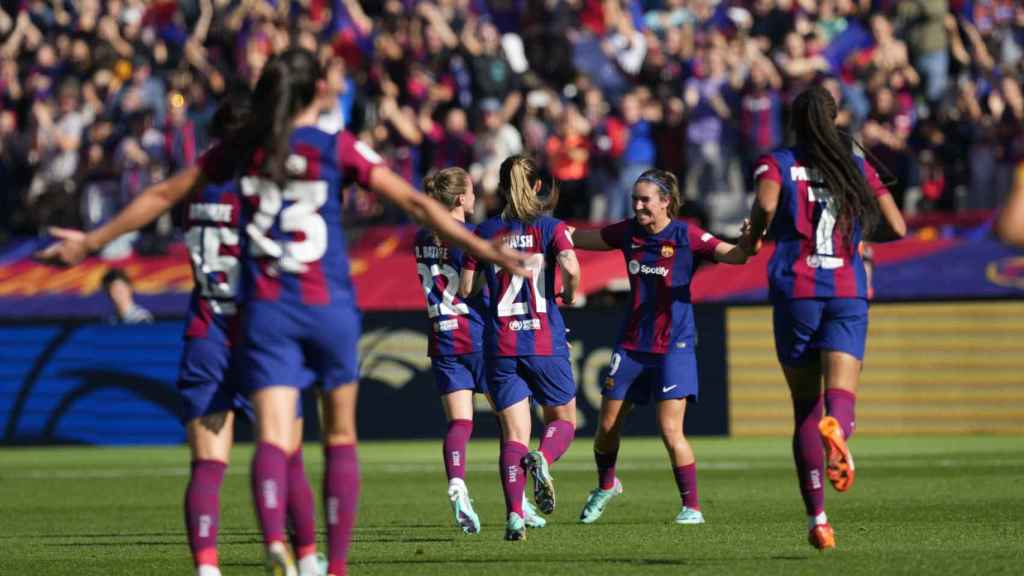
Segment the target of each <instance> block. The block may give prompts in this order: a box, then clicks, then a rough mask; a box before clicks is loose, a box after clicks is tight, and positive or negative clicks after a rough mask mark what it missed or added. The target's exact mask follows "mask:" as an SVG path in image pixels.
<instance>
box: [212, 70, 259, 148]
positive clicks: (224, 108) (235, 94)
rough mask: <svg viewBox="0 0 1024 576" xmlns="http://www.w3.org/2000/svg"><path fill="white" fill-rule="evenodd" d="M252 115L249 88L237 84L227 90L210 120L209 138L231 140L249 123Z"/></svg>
mask: <svg viewBox="0 0 1024 576" xmlns="http://www.w3.org/2000/svg"><path fill="white" fill-rule="evenodd" d="M251 114H252V93H251V92H250V91H249V88H247V87H246V86H244V85H242V84H237V85H235V86H232V87H231V88H229V89H228V92H227V94H225V95H224V98H223V99H222V100H221V102H220V105H219V106H217V111H216V112H214V113H213V118H212V119H211V120H210V137H212V138H213V139H214V140H222V141H224V140H231V139H232V138H234V137H235V135H236V134H238V131H239V130H241V129H242V126H245V124H246V122H248V121H249V116H250V115H251Z"/></svg>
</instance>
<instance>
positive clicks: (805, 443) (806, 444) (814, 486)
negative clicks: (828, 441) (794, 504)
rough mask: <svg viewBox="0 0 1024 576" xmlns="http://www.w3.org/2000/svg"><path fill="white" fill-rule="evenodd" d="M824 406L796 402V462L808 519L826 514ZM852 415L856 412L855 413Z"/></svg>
mask: <svg viewBox="0 0 1024 576" xmlns="http://www.w3.org/2000/svg"><path fill="white" fill-rule="evenodd" d="M823 404H824V402H823V401H822V397H821V396H818V397H817V398H814V399H798V398H793V418H794V427H795V428H794V431H793V460H794V461H795V462H796V473H797V476H798V478H799V482H800V495H801V496H803V499H804V507H805V508H806V509H807V515H808V516H817V515H818V514H820V513H821V512H823V511H824V510H825V492H824V489H823V488H822V486H823V484H822V480H823V479H824V477H825V473H824V469H825V452H824V448H823V447H822V444H821V433H820V432H818V422H820V421H821V417H822V412H823V408H824V406H823ZM851 414H852V412H851Z"/></svg>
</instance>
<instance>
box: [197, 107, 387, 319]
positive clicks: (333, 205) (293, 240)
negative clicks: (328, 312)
mask: <svg viewBox="0 0 1024 576" xmlns="http://www.w3.org/2000/svg"><path fill="white" fill-rule="evenodd" d="M289 147H290V154H289V157H288V160H287V172H288V183H287V184H286V185H285V186H284V189H282V188H281V187H280V186H278V185H277V184H276V183H274V182H273V181H272V180H270V179H269V178H267V177H266V175H265V174H264V173H263V171H262V170H261V169H260V167H261V165H262V164H263V159H264V157H263V154H262V153H261V152H257V154H255V157H254V158H253V163H252V165H251V166H249V167H248V170H246V171H245V172H244V173H243V175H242V176H241V178H240V179H239V181H238V182H239V187H240V190H241V194H242V209H243V211H244V218H245V231H244V233H245V235H246V241H247V242H248V245H249V246H248V249H247V250H246V252H247V253H246V254H245V258H244V266H245V270H244V272H245V274H244V281H243V298H245V299H252V300H256V301H271V302H280V303H281V304H283V305H296V306H299V305H301V306H328V305H333V304H342V303H345V304H348V305H352V306H354V305H355V295H354V293H353V287H352V280H351V278H350V276H349V262H348V253H347V250H346V248H345V236H344V234H343V231H342V227H341V200H342V199H341V191H342V190H343V188H344V187H345V186H347V185H348V184H349V183H351V182H356V183H358V184H360V185H361V186H364V187H366V186H368V185H369V180H370V173H371V172H372V171H373V169H374V168H375V167H377V166H380V165H381V164H382V160H381V158H380V156H378V155H377V154H376V153H375V152H373V150H371V149H370V148H369V147H368V146H366V145H365V144H363V143H362V142H359V141H358V140H356V138H355V137H354V136H353V135H352V134H351V133H349V132H347V131H345V130H342V131H340V132H338V133H336V134H329V133H327V132H324V131H322V130H320V129H318V128H316V127H313V126H302V127H298V128H296V129H295V130H293V131H292V134H291V137H290V140H289ZM215 156H216V155H215ZM200 166H201V168H202V170H203V171H204V173H205V174H207V176H208V177H209V178H210V179H211V180H212V181H215V182H216V181H222V180H225V179H229V178H233V177H234V176H235V174H232V173H225V169H224V168H223V167H218V166H217V165H216V162H214V161H210V160H208V161H206V162H203V163H201V164H200Z"/></svg>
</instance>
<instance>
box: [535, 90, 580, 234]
mask: <svg viewBox="0 0 1024 576" xmlns="http://www.w3.org/2000/svg"><path fill="white" fill-rule="evenodd" d="M589 132H590V127H589V126H588V125H587V121H586V119H584V118H583V116H582V115H581V114H580V111H579V109H578V108H576V105H575V104H571V103H570V104H566V105H564V106H562V113H561V114H560V115H559V119H558V124H557V127H556V128H555V133H554V134H552V135H551V136H549V137H548V141H547V143H546V144H545V146H544V149H545V152H546V154H547V165H548V169H549V170H550V171H551V175H552V176H554V178H555V180H557V181H558V187H559V192H560V196H559V198H558V206H556V207H555V216H556V217H558V218H573V219H585V218H587V217H588V216H589V215H590V196H589V194H588V192H589V190H588V189H587V176H588V175H589V161H590V145H589V142H588V139H587V136H588V133H589Z"/></svg>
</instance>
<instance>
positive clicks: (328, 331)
mask: <svg viewBox="0 0 1024 576" xmlns="http://www.w3.org/2000/svg"><path fill="white" fill-rule="evenodd" d="M321 77H322V74H321V71H320V69H319V66H318V64H317V61H316V58H315V57H314V56H313V54H312V53H310V52H309V51H306V50H302V49H289V50H286V51H285V52H282V53H281V54H278V55H276V56H274V57H273V58H271V59H270V60H269V61H268V62H267V64H266V65H265V66H264V69H263V72H262V74H261V76H260V79H259V81H258V82H257V84H256V88H255V91H254V93H253V100H252V101H253V110H252V114H251V115H250V116H249V120H248V121H247V122H246V123H245V124H244V125H243V126H242V127H241V128H240V129H239V131H238V132H237V133H236V134H235V135H234V137H232V138H230V139H229V140H228V141H227V142H226V143H225V144H224V145H221V146H218V147H216V148H214V149H213V150H211V151H210V152H209V153H207V154H206V155H205V156H204V162H202V163H201V165H200V166H199V167H198V168H197V169H193V170H189V171H186V172H184V173H183V174H181V175H179V176H176V177H175V178H172V179H171V180H170V181H168V182H171V183H175V182H176V180H178V179H181V180H184V184H185V185H187V186H188V187H192V186H199V187H205V186H206V184H207V183H208V182H226V181H230V180H233V179H235V178H236V176H237V175H238V173H239V172H241V174H242V176H241V178H238V179H237V182H238V184H239V187H240V189H241V192H242V195H243V202H242V212H243V219H244V222H245V224H244V233H245V234H246V237H247V239H248V242H249V250H247V251H246V252H245V253H243V254H242V255H241V258H240V260H241V261H242V265H243V274H242V276H243V282H242V285H243V286H242V293H243V295H244V298H245V314H244V315H243V318H242V327H241V334H242V338H241V340H242V343H243V345H242V356H241V358H242V366H243V382H244V384H245V386H246V387H247V388H248V389H249V390H251V391H252V392H251V394H250V400H251V401H252V403H253V405H254V407H255V410H256V420H257V434H258V444H257V447H256V452H255V454H254V456H253V463H252V492H253V498H254V500H255V502H256V508H257V516H258V517H259V519H260V526H261V529H262V531H263V538H264V543H265V545H266V552H267V566H268V568H269V569H271V571H272V572H275V573H278V574H283V575H286V576H294V575H295V574H296V570H295V565H294V561H293V559H292V555H291V553H290V551H289V550H288V548H287V547H286V546H285V543H284V509H283V508H282V506H280V502H281V498H282V496H283V495H286V494H288V474H287V461H288V456H287V453H288V451H289V450H290V448H289V447H290V446H292V445H293V444H294V429H293V421H294V419H295V406H296V402H297V399H298V396H299V388H300V387H301V386H302V385H303V384H306V383H308V377H307V374H306V372H305V370H304V369H305V368H309V369H311V370H312V371H313V373H314V375H315V376H316V380H317V381H318V382H320V383H322V384H321V385H322V390H323V402H324V408H323V412H324V444H325V448H324V451H325V456H326V470H325V477H324V504H325V510H326V517H327V542H328V562H329V566H328V572H329V574H330V575H332V576H342V575H344V574H345V573H346V570H347V556H348V545H349V541H350V537H351V532H352V527H353V524H354V522H355V512H356V504H357V501H358V494H359V463H358V460H357V458H356V449H355V444H356V434H355V404H356V390H357V386H356V385H355V384H356V357H357V350H356V344H357V342H358V337H359V313H358V311H357V310H356V308H355V295H354V294H353V292H352V282H351V279H350V278H349V267H348V259H347V255H346V251H345V245H344V237H343V233H342V229H341V215H340V210H341V205H340V204H341V201H340V196H341V191H342V186H343V184H344V183H346V182H348V181H351V180H355V181H356V182H358V183H360V184H361V185H363V186H365V187H367V188H369V189H370V190H372V191H374V192H376V193H378V194H380V195H382V196H384V197H385V198H386V199H388V200H390V201H392V202H393V203H395V204H396V205H397V206H398V207H399V208H401V209H403V210H404V211H406V212H407V213H409V214H410V215H412V216H413V217H414V218H416V219H417V220H420V221H422V222H424V223H426V224H428V225H430V226H432V227H434V228H435V230H436V231H437V232H438V234H439V235H440V236H441V238H443V239H445V240H447V241H449V242H452V243H453V244H455V245H458V246H461V247H463V248H465V249H467V250H468V251H470V252H472V253H474V254H475V255H476V256H477V257H479V258H481V259H483V260H487V261H490V262H494V263H495V264H498V265H501V266H504V267H506V268H508V269H510V270H511V271H513V272H514V273H516V274H525V273H526V271H525V270H524V269H523V268H522V267H521V266H520V265H519V262H520V256H521V255H520V254H519V253H518V252H516V251H514V250H511V249H508V248H506V247H504V246H502V245H500V244H499V243H497V242H495V243H493V244H489V243H487V242H485V241H483V240H482V239H480V238H478V237H476V236H474V235H473V234H472V233H471V232H469V231H467V230H465V228H463V227H462V225H460V224H459V223H458V222H456V221H455V220H453V219H452V218H451V217H450V216H449V215H448V214H447V212H446V211H445V210H444V208H443V207H442V206H441V205H440V204H438V203H437V202H436V201H434V200H432V199H430V198H428V197H427V196H424V195H422V194H419V193H418V192H417V191H416V190H415V189H413V188H412V187H411V186H409V184H408V183H407V182H405V181H404V180H402V179H401V178H400V177H399V176H397V175H396V174H394V173H393V172H391V171H390V170H388V169H387V168H386V167H384V166H383V165H382V163H381V159H380V157H379V156H378V155H377V154H376V153H374V152H373V151H372V150H371V149H369V147H367V146H366V145H365V144H363V143H361V142H359V141H357V140H356V139H355V138H354V137H353V136H352V134H350V133H349V132H347V131H342V132H339V133H337V134H328V133H326V132H323V131H321V130H319V129H318V128H316V121H317V117H318V115H319V112H320V110H319V106H320V104H319V103H318V102H317V98H316V97H317V92H318V90H322V89H323V83H322V81H321V80H320V78H321ZM90 248H91V249H94V248H95V247H94V246H93V245H84V246H80V247H78V248H76V249H77V250H81V251H83V252H84V251H86V250H88V249H90Z"/></svg>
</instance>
